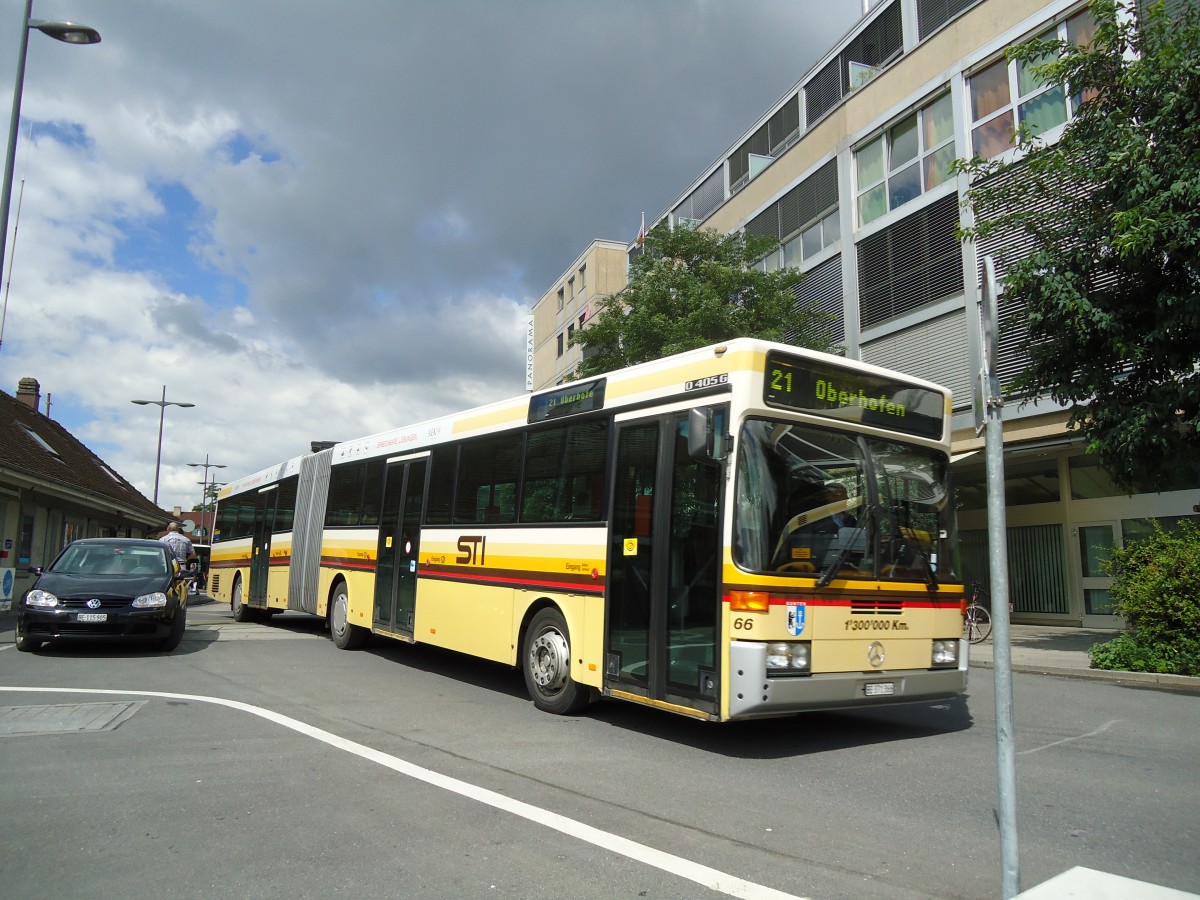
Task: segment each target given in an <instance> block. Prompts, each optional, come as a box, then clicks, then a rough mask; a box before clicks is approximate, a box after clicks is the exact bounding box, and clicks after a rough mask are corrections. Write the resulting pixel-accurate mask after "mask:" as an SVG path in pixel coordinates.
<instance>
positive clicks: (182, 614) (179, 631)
mask: <svg viewBox="0 0 1200 900" xmlns="http://www.w3.org/2000/svg"><path fill="white" fill-rule="evenodd" d="M185 628H187V607H186V606H180V607H179V608H178V609H176V610H175V618H173V619H171V630H170V631H168V632H167V636H166V637H165V638H163V639H162V640H161V641H159V643H158V649H159V650H162V651H164V652H167V653H169V652H170V651H172V650H174V649H175V648H176V647H178V646H179V642H180V641H182V640H183V632H184V629H185Z"/></svg>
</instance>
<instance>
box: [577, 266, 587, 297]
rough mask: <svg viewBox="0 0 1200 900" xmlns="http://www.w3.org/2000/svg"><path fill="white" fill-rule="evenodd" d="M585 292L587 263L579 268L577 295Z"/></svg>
mask: <svg viewBox="0 0 1200 900" xmlns="http://www.w3.org/2000/svg"><path fill="white" fill-rule="evenodd" d="M586 290H587V263H584V264H583V265H582V266H580V267H579V293H581V294H582V293H583V292H584V291H586Z"/></svg>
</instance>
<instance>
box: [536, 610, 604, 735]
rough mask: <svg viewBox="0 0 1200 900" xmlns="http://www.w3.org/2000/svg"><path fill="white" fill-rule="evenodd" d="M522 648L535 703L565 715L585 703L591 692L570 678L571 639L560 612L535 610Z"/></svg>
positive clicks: (581, 707)
mask: <svg viewBox="0 0 1200 900" xmlns="http://www.w3.org/2000/svg"><path fill="white" fill-rule="evenodd" d="M522 647H523V653H522V660H521V670H522V672H523V673H524V675H525V687H526V688H527V689H528V691H529V696H530V697H532V698H533V705H534V706H536V707H537V708H538V709H540V710H543V711H545V712H548V713H554V714H555V715H559V716H568V715H571V714H572V713H576V712H579V710H581V709H583V708H584V707H585V706H587V705H588V703H589V702H590V701H591V691H590V690H589V689H588V688H587V687H586V686H584V685H581V684H579V683H578V682H576V681H575V680H574V679H573V678H572V677H571V639H570V634H569V633H568V632H567V623H566V620H565V619H563V616H562V613H560V612H559V611H558V610H557V609H555V608H554V607H550V606H548V607H546V608H545V609H541V610H538V611H537V612H536V613H534V615H533V618H532V619H530V620H529V627H528V628H526V629H525V641H524V643H523V644H522Z"/></svg>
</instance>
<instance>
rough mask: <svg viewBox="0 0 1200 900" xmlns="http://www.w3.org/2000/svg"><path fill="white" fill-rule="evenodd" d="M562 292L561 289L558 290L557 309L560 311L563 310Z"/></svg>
mask: <svg viewBox="0 0 1200 900" xmlns="http://www.w3.org/2000/svg"><path fill="white" fill-rule="evenodd" d="M563 292H564V289H563V288H559V289H558V308H559V310H560V311H561V310H562V308H563Z"/></svg>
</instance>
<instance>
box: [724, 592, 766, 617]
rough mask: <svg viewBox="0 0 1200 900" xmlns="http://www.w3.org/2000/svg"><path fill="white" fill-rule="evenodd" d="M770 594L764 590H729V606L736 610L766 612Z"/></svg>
mask: <svg viewBox="0 0 1200 900" xmlns="http://www.w3.org/2000/svg"><path fill="white" fill-rule="evenodd" d="M770 605H771V595H770V594H768V593H767V592H765V591H730V592H729V608H730V609H732V610H736V611H738V612H766V611H767V608H768V607H770Z"/></svg>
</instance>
